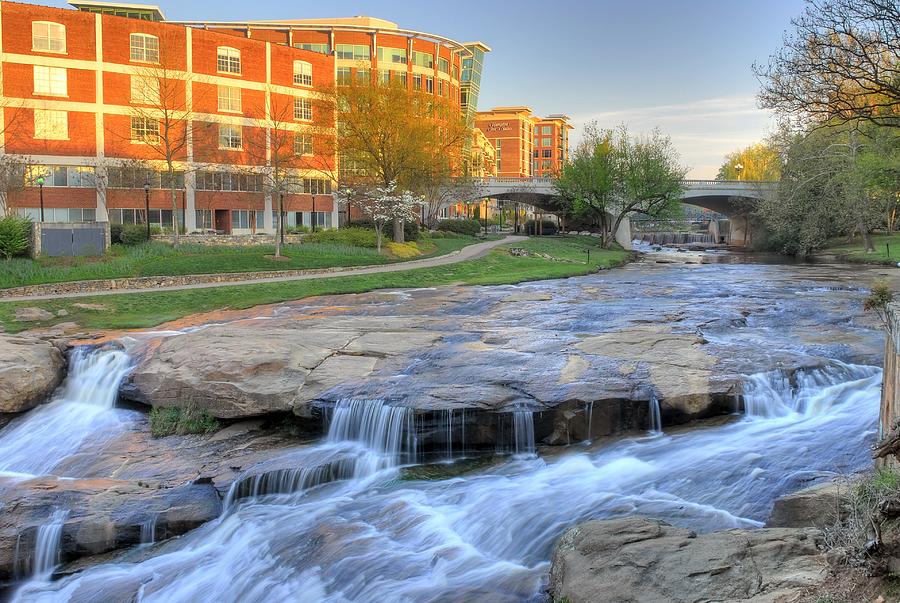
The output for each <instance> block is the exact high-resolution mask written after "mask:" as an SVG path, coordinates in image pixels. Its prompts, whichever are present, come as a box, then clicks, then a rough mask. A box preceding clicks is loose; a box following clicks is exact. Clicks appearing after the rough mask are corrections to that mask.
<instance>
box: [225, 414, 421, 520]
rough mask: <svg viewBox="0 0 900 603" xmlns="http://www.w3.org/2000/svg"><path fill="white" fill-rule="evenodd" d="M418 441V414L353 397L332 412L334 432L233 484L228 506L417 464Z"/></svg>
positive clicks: (330, 426)
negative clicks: (275, 465)
mask: <svg viewBox="0 0 900 603" xmlns="http://www.w3.org/2000/svg"><path fill="white" fill-rule="evenodd" d="M417 449H418V442H417V439H416V430H415V425H414V421H413V413H412V412H411V411H410V409H408V408H404V407H400V406H390V405H388V404H387V403H385V402H384V401H383V400H363V399H356V398H352V399H350V398H348V399H343V400H339V401H338V402H337V404H335V406H334V409H333V411H332V416H331V422H330V425H329V428H328V435H327V436H326V438H325V441H324V442H323V443H322V444H320V445H319V446H316V447H313V448H305V449H301V450H298V451H297V452H295V453H291V454H289V455H287V456H285V457H283V458H282V459H281V462H280V465H281V466H279V467H276V468H267V467H266V466H265V465H264V466H262V467H259V468H258V471H255V470H254V469H253V468H251V470H250V471H249V472H248V474H247V475H245V476H244V477H241V478H240V479H238V480H237V481H235V482H234V484H232V486H231V489H230V490H229V492H228V495H227V496H226V499H225V508H226V509H228V508H231V507H232V506H233V504H234V502H236V501H238V500H240V499H244V498H248V497H252V498H256V497H259V496H265V495H270V494H290V493H293V492H302V491H305V490H308V489H310V488H313V487H315V486H319V485H322V484H326V483H330V482H335V481H341V480H349V479H354V478H355V479H362V478H366V477H369V476H372V475H374V474H376V473H377V472H379V471H381V470H384V469H390V468H393V467H397V466H398V465H401V464H408V463H415V462H416V459H417Z"/></svg>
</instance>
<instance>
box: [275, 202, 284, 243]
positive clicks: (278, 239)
mask: <svg viewBox="0 0 900 603" xmlns="http://www.w3.org/2000/svg"><path fill="white" fill-rule="evenodd" d="M283 213H284V208H283V207H282V203H281V195H280V194H279V195H278V211H277V212H275V257H276V258H280V257H281V219H282V214H283Z"/></svg>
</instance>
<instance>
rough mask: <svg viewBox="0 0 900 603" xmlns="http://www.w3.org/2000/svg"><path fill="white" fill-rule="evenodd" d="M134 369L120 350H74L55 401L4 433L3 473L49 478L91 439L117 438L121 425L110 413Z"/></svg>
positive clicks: (0, 449) (0, 439) (0, 438)
mask: <svg viewBox="0 0 900 603" xmlns="http://www.w3.org/2000/svg"><path fill="white" fill-rule="evenodd" d="M130 370H131V361H130V359H129V357H128V354H126V353H125V352H124V351H122V350H120V349H100V350H86V349H83V348H79V349H76V350H74V351H73V352H72V354H71V357H70V367H69V374H68V376H67V377H66V380H65V381H64V382H63V384H62V386H60V388H59V389H58V390H57V392H56V394H54V396H53V401H51V402H50V403H48V404H45V405H43V406H39V407H38V408H36V409H34V410H32V411H31V412H29V413H27V414H26V415H24V416H22V417H20V418H18V419H16V420H14V421H12V422H11V423H10V424H9V425H7V426H6V427H5V428H3V429H2V430H0V472H11V473H25V474H31V475H44V474H47V473H49V472H50V471H52V469H53V468H54V467H55V466H56V465H57V464H58V463H59V462H60V461H62V460H63V459H64V458H66V457H67V456H69V455H71V454H73V453H74V452H76V451H77V450H78V449H79V447H81V445H82V444H83V442H84V441H85V439H86V438H88V436H90V435H91V434H94V433H96V434H97V435H98V436H99V437H101V438H102V437H109V436H110V435H112V434H113V433H115V431H116V430H117V429H116V428H117V427H118V426H119V425H120V421H119V419H118V418H117V417H116V415H115V413H114V412H110V411H112V409H113V407H114V406H115V403H116V399H117V397H118V393H119V385H120V384H121V382H122V379H124V378H125V375H127V374H128V372H129V371H130Z"/></svg>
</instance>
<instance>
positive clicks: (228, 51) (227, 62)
mask: <svg viewBox="0 0 900 603" xmlns="http://www.w3.org/2000/svg"><path fill="white" fill-rule="evenodd" d="M216 57H217V58H216V69H217V70H218V71H219V73H237V74H238V75H240V73H241V51H240V50H238V49H237V48H230V47H228V46H219V49H218V51H217V52H216Z"/></svg>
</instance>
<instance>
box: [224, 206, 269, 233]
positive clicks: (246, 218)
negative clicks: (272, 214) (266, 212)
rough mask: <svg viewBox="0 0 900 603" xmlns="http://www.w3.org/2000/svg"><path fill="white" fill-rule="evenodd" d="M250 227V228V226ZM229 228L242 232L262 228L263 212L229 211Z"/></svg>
mask: <svg viewBox="0 0 900 603" xmlns="http://www.w3.org/2000/svg"><path fill="white" fill-rule="evenodd" d="M251 225H252V226H251ZM231 227H232V228H242V229H244V230H250V229H253V230H255V229H257V228H262V227H263V212H261V211H254V210H249V211H248V210H244V209H233V210H231Z"/></svg>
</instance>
